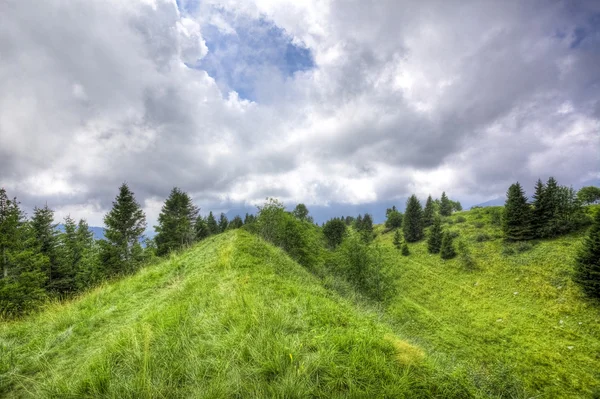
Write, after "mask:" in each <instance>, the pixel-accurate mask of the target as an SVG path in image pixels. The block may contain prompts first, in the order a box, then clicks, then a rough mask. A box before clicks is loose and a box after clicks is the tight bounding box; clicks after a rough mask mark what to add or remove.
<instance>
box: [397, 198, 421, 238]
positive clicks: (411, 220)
mask: <svg viewBox="0 0 600 399" xmlns="http://www.w3.org/2000/svg"><path fill="white" fill-rule="evenodd" d="M402 229H403V232H404V240H406V241H407V242H416V241H419V240H420V239H422V238H423V209H422V208H421V203H420V202H419V199H418V198H417V196H416V195H414V194H413V195H411V196H410V198H409V199H408V201H407V202H406V211H405V213H404V218H403V220H402Z"/></svg>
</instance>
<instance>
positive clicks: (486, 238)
mask: <svg viewBox="0 0 600 399" xmlns="http://www.w3.org/2000/svg"><path fill="white" fill-rule="evenodd" d="M491 239H492V238H491V237H490V236H489V235H487V234H485V233H479V234H477V235H476V236H475V242H484V241H489V240H491Z"/></svg>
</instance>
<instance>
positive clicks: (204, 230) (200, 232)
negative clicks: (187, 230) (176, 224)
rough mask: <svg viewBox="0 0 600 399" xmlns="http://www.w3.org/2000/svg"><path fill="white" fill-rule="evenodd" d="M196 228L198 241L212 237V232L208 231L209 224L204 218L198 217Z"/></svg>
mask: <svg viewBox="0 0 600 399" xmlns="http://www.w3.org/2000/svg"><path fill="white" fill-rule="evenodd" d="M194 228H195V229H196V240H198V241H200V240H204V239H205V238H206V237H208V236H209V235H210V231H209V230H208V224H207V223H206V220H204V218H203V217H202V216H198V218H197V219H196V225H195V226H194Z"/></svg>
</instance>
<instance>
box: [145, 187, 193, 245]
mask: <svg viewBox="0 0 600 399" xmlns="http://www.w3.org/2000/svg"><path fill="white" fill-rule="evenodd" d="M197 217H198V208H197V207H196V206H195V205H194V204H193V203H192V199H191V198H190V196H189V195H188V194H187V193H186V192H184V191H182V190H180V189H179V188H177V187H174V188H173V190H171V194H170V195H169V197H168V198H167V199H166V201H165V204H164V205H163V207H162V209H161V211H160V214H159V215H158V226H155V229H156V232H157V234H156V237H155V241H156V252H157V255H159V256H162V255H166V254H168V253H169V252H171V251H174V250H176V249H179V248H182V247H184V246H186V245H190V244H191V243H192V242H194V238H195V235H196V234H195V233H196V231H195V229H194V224H195V222H196V218H197Z"/></svg>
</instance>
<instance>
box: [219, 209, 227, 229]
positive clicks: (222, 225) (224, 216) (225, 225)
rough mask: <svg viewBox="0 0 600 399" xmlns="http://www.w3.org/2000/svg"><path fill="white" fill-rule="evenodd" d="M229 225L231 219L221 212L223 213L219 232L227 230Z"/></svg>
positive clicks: (220, 217) (220, 218)
mask: <svg viewBox="0 0 600 399" xmlns="http://www.w3.org/2000/svg"><path fill="white" fill-rule="evenodd" d="M227 226H229V220H227V216H226V215H225V214H224V213H223V212H221V215H220V216H219V233H222V232H224V231H225V230H227Z"/></svg>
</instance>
